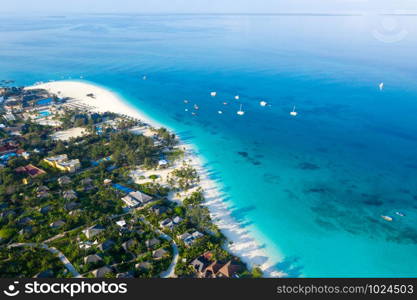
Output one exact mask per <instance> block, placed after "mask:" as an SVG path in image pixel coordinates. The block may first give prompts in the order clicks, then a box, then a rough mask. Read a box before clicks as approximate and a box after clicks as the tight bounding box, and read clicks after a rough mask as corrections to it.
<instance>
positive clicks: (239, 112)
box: [237, 104, 245, 116]
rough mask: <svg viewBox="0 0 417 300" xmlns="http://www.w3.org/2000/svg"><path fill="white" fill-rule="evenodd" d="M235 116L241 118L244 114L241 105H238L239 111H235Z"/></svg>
mask: <svg viewBox="0 0 417 300" xmlns="http://www.w3.org/2000/svg"><path fill="white" fill-rule="evenodd" d="M237 114H238V115H239V116H243V115H244V114H245V112H244V111H243V110H242V104H241V105H240V109H239V110H238V111H237Z"/></svg>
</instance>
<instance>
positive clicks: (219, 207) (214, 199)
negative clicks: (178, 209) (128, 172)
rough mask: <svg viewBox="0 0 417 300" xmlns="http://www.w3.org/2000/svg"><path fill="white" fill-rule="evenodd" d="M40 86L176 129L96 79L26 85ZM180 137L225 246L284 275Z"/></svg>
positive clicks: (273, 274)
mask: <svg viewBox="0 0 417 300" xmlns="http://www.w3.org/2000/svg"><path fill="white" fill-rule="evenodd" d="M37 88H40V89H45V90H48V91H49V92H50V93H51V94H55V95H57V96H59V97H69V98H72V99H74V100H76V101H77V103H80V104H82V105H84V106H85V107H86V108H87V107H88V109H89V110H91V111H96V112H114V113H118V114H121V115H127V116H130V117H133V118H136V119H139V120H141V121H142V122H144V123H147V124H148V125H150V126H152V127H155V128H159V127H165V128H167V129H168V130H170V131H172V132H174V133H176V132H175V130H173V129H172V128H169V127H167V126H164V125H163V124H161V123H159V122H157V121H155V120H153V119H152V118H150V117H149V116H147V115H146V114H144V113H143V112H141V111H140V110H139V109H138V108H136V107H133V106H132V105H129V104H128V103H126V102H127V101H126V100H125V99H123V97H122V96H120V95H118V94H117V93H115V92H113V91H111V90H109V89H107V88H106V87H103V86H100V85H98V84H96V83H92V82H88V81H79V80H65V81H52V82H48V83H42V84H37V85H34V86H30V87H27V89H37ZM90 93H92V94H94V98H92V97H89V96H87V94H90ZM178 138H179V140H180V144H179V146H180V147H182V148H185V150H186V151H185V152H186V154H185V157H184V159H186V160H188V161H189V162H190V165H192V166H193V167H194V168H195V169H196V170H197V172H198V174H199V175H200V184H199V186H200V187H201V188H202V189H203V192H204V196H205V199H206V200H205V202H204V204H203V205H204V206H206V207H207V208H208V209H209V211H210V215H211V217H212V221H213V223H214V224H215V225H216V226H218V228H219V229H220V230H221V232H222V233H223V234H224V235H225V236H226V238H227V239H228V241H229V243H228V244H227V245H225V248H226V249H227V250H229V251H230V252H231V253H233V254H234V255H236V256H238V257H240V258H241V259H242V261H243V262H245V263H246V264H247V265H248V267H249V268H250V269H252V268H253V267H259V268H260V269H261V270H262V271H263V272H264V277H285V276H286V274H285V273H283V272H279V271H278V270H276V268H275V265H276V264H277V263H278V262H279V261H278V260H276V261H275V260H274V259H273V258H272V257H271V255H268V253H267V252H266V251H265V250H264V249H263V247H262V246H261V245H260V244H259V242H258V241H257V240H256V239H255V238H254V237H253V236H252V234H251V233H249V232H248V231H247V230H246V229H245V228H243V227H241V226H240V224H239V222H237V221H236V220H234V218H233V217H232V215H231V211H230V207H229V205H228V204H227V203H226V201H225V200H224V196H223V195H222V192H221V189H220V188H219V183H217V182H216V181H214V180H212V179H210V174H209V171H208V170H207V169H206V168H205V167H204V165H205V162H204V159H203V157H202V156H201V155H200V154H199V151H198V149H197V147H196V146H195V145H193V144H190V143H184V142H183V141H182V140H181V137H179V136H178ZM170 200H172V199H170Z"/></svg>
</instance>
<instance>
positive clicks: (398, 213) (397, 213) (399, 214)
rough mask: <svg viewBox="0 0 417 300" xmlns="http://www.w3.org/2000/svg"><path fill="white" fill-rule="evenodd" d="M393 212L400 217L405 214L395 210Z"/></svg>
mask: <svg viewBox="0 0 417 300" xmlns="http://www.w3.org/2000/svg"><path fill="white" fill-rule="evenodd" d="M395 214H396V215H398V216H400V217H405V214H403V213H402V212H400V211H396V212H395Z"/></svg>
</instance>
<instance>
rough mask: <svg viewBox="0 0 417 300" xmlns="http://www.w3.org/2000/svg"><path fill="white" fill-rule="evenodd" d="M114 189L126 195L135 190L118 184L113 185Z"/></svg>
mask: <svg viewBox="0 0 417 300" xmlns="http://www.w3.org/2000/svg"><path fill="white" fill-rule="evenodd" d="M113 187H114V188H115V189H117V190H119V191H122V192H124V193H130V192H133V191H134V190H133V189H131V188H128V187H126V186H123V185H120V184H118V183H115V184H113Z"/></svg>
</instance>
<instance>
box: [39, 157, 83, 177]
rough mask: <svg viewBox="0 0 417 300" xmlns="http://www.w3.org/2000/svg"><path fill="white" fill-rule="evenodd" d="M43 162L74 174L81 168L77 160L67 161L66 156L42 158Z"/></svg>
mask: <svg viewBox="0 0 417 300" xmlns="http://www.w3.org/2000/svg"><path fill="white" fill-rule="evenodd" d="M44 162H46V163H47V164H48V165H50V166H51V167H53V168H56V169H58V170H61V171H64V172H70V173H74V172H75V171H77V170H78V169H79V168H80V167H81V164H80V161H79V160H78V159H71V160H68V156H67V155H66V154H61V155H57V156H52V157H47V158H44Z"/></svg>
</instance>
